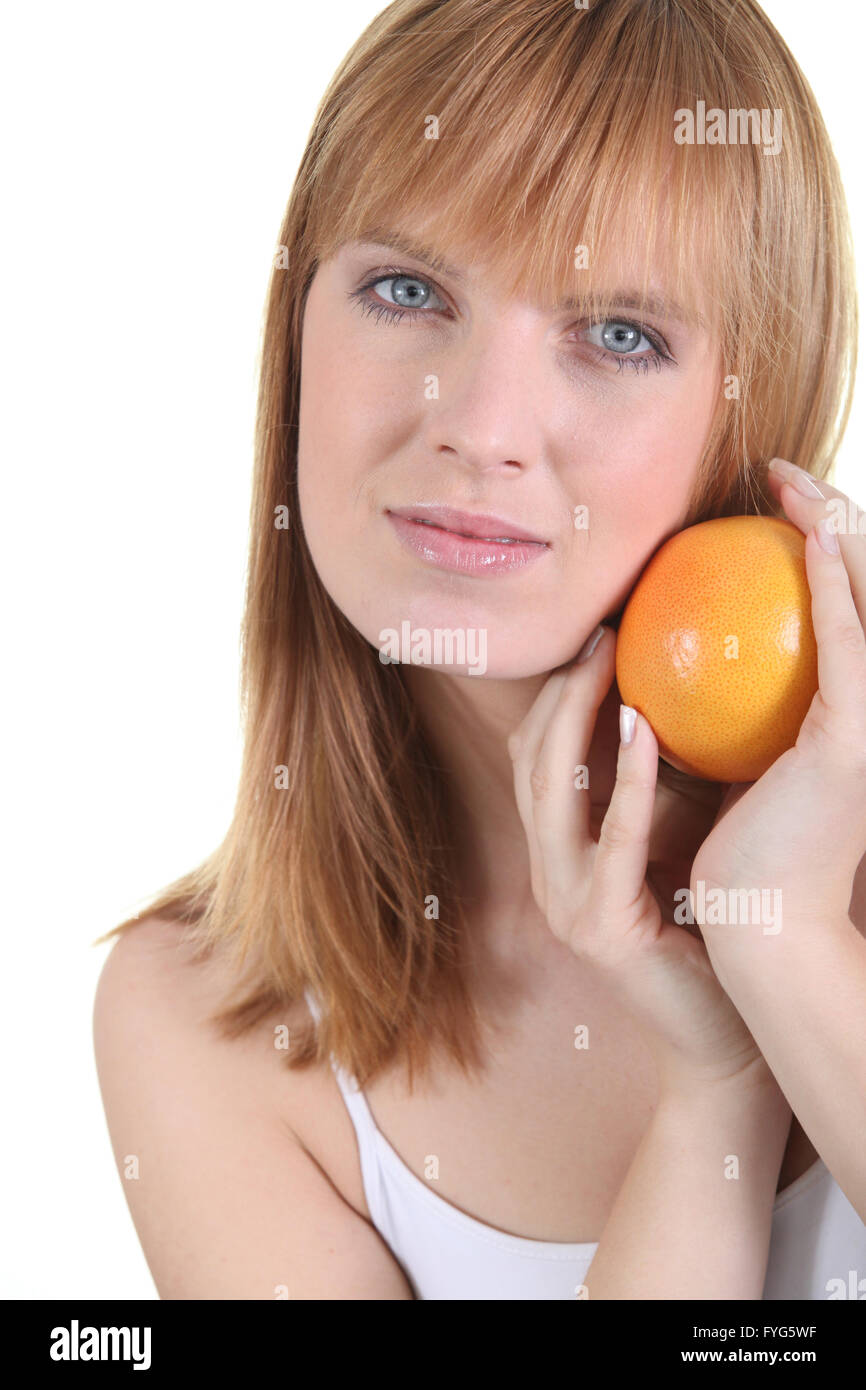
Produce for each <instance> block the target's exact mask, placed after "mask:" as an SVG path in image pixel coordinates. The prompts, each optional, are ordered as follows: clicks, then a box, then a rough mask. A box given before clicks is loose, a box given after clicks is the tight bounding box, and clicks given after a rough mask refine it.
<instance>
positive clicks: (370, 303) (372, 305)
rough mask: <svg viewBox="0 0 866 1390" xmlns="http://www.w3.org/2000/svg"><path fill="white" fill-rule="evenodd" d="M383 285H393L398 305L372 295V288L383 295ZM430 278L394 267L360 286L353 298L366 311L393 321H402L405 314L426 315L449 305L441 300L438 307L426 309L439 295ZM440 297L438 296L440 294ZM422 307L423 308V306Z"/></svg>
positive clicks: (420, 316) (352, 295)
mask: <svg viewBox="0 0 866 1390" xmlns="http://www.w3.org/2000/svg"><path fill="white" fill-rule="evenodd" d="M379 285H390V286H392V287H393V288H392V289H391V294H392V295H393V297H394V299H395V301H396V302H395V303H394V304H387V303H385V304H382V303H381V302H377V301H376V300H375V299H372V298H371V291H373V290H376V293H377V294H379V295H381V291H380V290H379V289H378V288H377V287H378V286H379ZM435 294H436V292H435V290H434V289H433V286H432V284H431V283H430V281H429V280H425V279H424V277H423V276H421V275H409V274H407V273H406V272H405V271H400V270H392V271H388V272H387V273H385V274H382V275H377V276H376V278H375V280H368V281H367V283H366V284H365V285H361V287H360V289H357V290H353V291H352V292H351V294H350V295H349V298H350V299H352V300H354V301H355V302H356V303H357V304H358V305H359V306H360V308H361V311H362V312H363V313H365V314H375V315H376V320H377V322H378V320H379V319H381V318H385V319H387V320H388V321H389V322H390V323H398V322H399V320H400V319H402V318H403V317H404V315H408V316H409V318H423V317H425V316H426V315H429V314H430V313H434V312H436V310H438V309H443V308H444V307H445V305H444V304H443V303H442V302H441V301H440V302H439V304H438V305H436V306H435V307H434V309H432V310H431V309H425V308H424V306H426V305H427V302H428V300H429V299H430V298H431V295H433V296H435ZM436 297H437V298H438V296H436ZM419 306H420V307H419Z"/></svg>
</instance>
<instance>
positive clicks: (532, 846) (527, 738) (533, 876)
mask: <svg viewBox="0 0 866 1390" xmlns="http://www.w3.org/2000/svg"><path fill="white" fill-rule="evenodd" d="M565 679H566V677H565V672H560V671H557V672H554V674H553V675H552V676H549V677H548V679H547V680H546V681H545V682H544V685H543V686H542V688H541V690H540V691H539V693H538V695H537V697H536V699H535V701H534V703H533V704H532V706H531V707H530V709H529V711H528V713H527V714H526V715H525V717H524V718H523V720H522V721H521V723H520V725H519V727H518V728H517V729H515V731H514V733H512V734H511V735H510V736H509V739H508V752H509V755H510V757H511V761H512V771H513V774H514V799H515V801H516V802H517V811H518V814H519V816H520V821H521V824H522V826H523V831H524V834H525V836H526V844H527V848H528V850H529V877H530V885H531V887H532V895H533V897H534V898H535V901H536V902H537V904H538V906H539V907H540V908H541V910H542V912H544V911H545V908H546V899H545V892H546V889H545V876H544V862H543V859H542V854H541V848H540V846H539V844H538V839H537V837H536V834H535V817H534V815H533V810H532V784H531V779H532V769H533V766H534V763H535V756H536V753H537V751H538V748H539V747H540V744H541V740H542V737H543V734H544V729H545V727H546V725H547V721H548V719H549V718H550V714H551V711H552V710H553V709H554V708H555V706H556V702H557V700H558V699H559V693H560V691H561V689H562V687H563V685H564V684H565Z"/></svg>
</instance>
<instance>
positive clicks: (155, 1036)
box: [93, 918, 411, 1299]
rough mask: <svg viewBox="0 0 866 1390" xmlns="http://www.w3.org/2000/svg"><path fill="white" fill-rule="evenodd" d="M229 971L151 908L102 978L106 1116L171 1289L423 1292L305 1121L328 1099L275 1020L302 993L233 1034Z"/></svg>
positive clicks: (98, 1038)
mask: <svg viewBox="0 0 866 1390" xmlns="http://www.w3.org/2000/svg"><path fill="white" fill-rule="evenodd" d="M232 983H233V981H232V978H231V972H230V970H229V969H228V968H227V966H226V965H224V964H223V963H221V962H220V960H219V957H218V956H217V955H216V953H214V955H212V956H209V957H207V958H206V959H205V960H201V959H197V958H196V957H195V953H194V952H193V951H192V949H191V947H190V945H189V944H188V942H187V941H185V939H184V933H183V929H182V928H181V927H180V926H178V925H176V924H173V923H171V922H168V921H163V920H159V919H156V918H152V919H148V920H143V921H142V922H140V923H138V924H137V925H136V926H135V927H133V928H130V929H129V931H128V932H127V933H126V934H125V935H123V936H121V937H120V938H119V940H118V941H117V942H116V943H115V945H114V946H113V948H112V949H111V951H110V952H109V955H108V956H107V958H106V960H105V962H104V964H103V968H102V973H101V975H100V978H99V983H98V986H97V990H96V998H95V1002H94V1010H93V1031H94V1049H95V1054H96V1062H97V1070H98V1075H99V1085H100V1090H101V1094H102V1101H103V1107H104V1111H105V1117H106V1120H107V1124H108V1130H109V1135H110V1139H111V1143H112V1148H113V1150H114V1157H115V1163H116V1165H117V1168H118V1172H119V1174H120V1177H121V1180H122V1183H123V1189H124V1195H125V1197H126V1201H127V1205H128V1207H129V1210H130V1214H131V1216H132V1219H133V1222H134V1225H135V1227H136V1231H137V1233H138V1236H139V1240H140V1242H141V1245H142V1248H143V1250H144V1253H145V1257H146V1259H147V1261H148V1265H149V1267H150V1270H151V1274H152V1276H153V1278H154V1282H155V1283H156V1286H157V1289H158V1292H159V1296H160V1297H161V1298H232V1299H235V1298H274V1297H277V1296H289V1297H293V1298H296V1297H300V1298H372V1297H387V1298H407V1297H411V1293H410V1292H409V1290H408V1287H407V1284H406V1281H405V1279H404V1277H403V1275H402V1273H401V1271H400V1270H399V1268H398V1266H397V1264H396V1262H395V1261H394V1260H393V1258H392V1257H391V1255H390V1253H389V1251H388V1250H387V1248H386V1247H385V1245H384V1243H383V1242H382V1240H381V1238H380V1237H379V1235H378V1233H377V1232H376V1231H375V1230H374V1229H373V1228H372V1226H371V1225H370V1224H369V1223H368V1222H367V1221H366V1220H362V1219H361V1215H360V1214H359V1213H358V1212H357V1211H356V1210H353V1208H352V1205H351V1204H350V1203H349V1202H347V1201H346V1200H345V1199H344V1198H343V1196H342V1194H341V1192H340V1190H339V1187H338V1186H337V1184H335V1182H334V1181H333V1179H332V1178H331V1175H330V1173H329V1172H328V1171H327V1169H325V1168H324V1167H323V1166H322V1165H321V1164H320V1163H319V1162H318V1161H317V1160H316V1159H315V1158H314V1156H313V1155H312V1154H310V1152H309V1150H308V1149H307V1147H306V1144H305V1143H304V1142H303V1141H301V1140H300V1138H299V1136H298V1133H297V1131H296V1128H295V1124H296V1116H298V1115H299V1114H301V1113H302V1112H303V1111H304V1110H306V1109H309V1110H310V1111H316V1110H317V1109H318V1106H317V1104H316V1093H315V1080H310V1079H308V1076H307V1073H306V1072H305V1071H304V1070H303V1069H302V1070H300V1071H290V1070H289V1069H288V1068H287V1067H286V1065H285V1055H286V1054H285V1051H284V1050H281V1049H278V1048H277V1047H276V1046H275V1037H276V1034H275V1031H274V1030H275V1027H276V1026H277V1025H288V1026H289V1027H290V1028H291V1027H292V1026H293V1025H294V1024H297V1025H298V1026H300V1025H301V1024H302V1023H306V1022H307V1021H308V1018H309V1014H308V1011H307V1007H306V1003H305V1001H304V1000H303V999H302V1000H301V1001H300V1002H299V1004H298V1005H297V1006H293V1007H292V1008H291V1009H286V1010H281V1011H280V1012H279V1015H278V1016H275V1017H271V1018H265V1019H262V1020H260V1021H259V1022H258V1023H257V1024H256V1025H254V1026H253V1027H252V1028H250V1029H249V1030H248V1031H247V1032H246V1033H244V1034H242V1035H241V1036H240V1037H237V1038H225V1037H224V1036H222V1035H221V1034H220V1032H219V1031H218V1029H217V1028H216V1027H215V1026H213V1025H212V1024H211V1022H210V1015H211V1014H212V1013H213V1011H214V1010H215V1009H217V1008H219V1007H220V1005H221V1004H224V1003H226V1002H230V999H231V986H232ZM313 1070H314V1071H315V1069H313ZM347 1123H348V1120H347ZM279 1290H288V1291H289V1292H288V1295H286V1294H282V1295H280V1294H279V1293H278V1291H279Z"/></svg>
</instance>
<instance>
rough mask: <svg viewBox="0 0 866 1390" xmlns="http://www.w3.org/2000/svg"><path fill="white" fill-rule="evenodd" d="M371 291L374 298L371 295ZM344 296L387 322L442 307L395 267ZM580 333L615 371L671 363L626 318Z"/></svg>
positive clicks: (428, 285)
mask: <svg viewBox="0 0 866 1390" xmlns="http://www.w3.org/2000/svg"><path fill="white" fill-rule="evenodd" d="M381 285H385V286H390V291H389V293H390V294H391V296H392V301H393V302H390V303H389V302H387V301H386V302H385V303H383V302H382V300H383V298H385V296H384V295H383V294H382V291H381V290H380V289H379V286H381ZM374 291H375V293H376V296H377V298H373V292H374ZM348 298H349V299H350V300H352V301H353V302H354V303H356V304H357V305H358V307H359V308H360V310H361V312H362V313H364V314H374V315H375V317H376V322H377V323H379V322H380V321H381V320H382V319H384V320H385V321H386V322H388V323H399V322H400V320H401V319H403V318H409V319H422V318H430V317H432V316H435V315H436V314H438V313H440V312H441V311H442V310H443V309H444V308H446V305H445V304H444V302H443V301H442V300H441V298H440V296H439V295H438V294H437V293H436V289H435V287H434V285H433V284H432V282H431V281H430V280H427V279H426V278H425V277H424V276H423V275H416V274H414V273H413V272H409V271H404V270H401V269H400V268H399V266H389V267H387V268H385V269H383V270H380V271H378V272H377V273H376V275H375V276H374V277H373V278H372V279H370V280H368V281H367V282H366V284H363V285H361V286H359V288H358V289H356V290H350V292H349V294H348ZM431 299H436V300H438V303H436V304H433V305H432V306H431V303H430V301H431ZM599 330H600V331H601V340H600V341H598V340H597V339H596V338H593V337H590V336H589V335H590V334H598V332H599ZM584 334H585V336H584V339H583V341H584V342H586V343H588V344H589V345H590V346H592V347H595V348H596V349H597V351H596V353H595V356H596V357H597V359H598V360H599V361H601V362H615V363H616V368H617V371H622V369H623V367H624V366H628V367H630V368H631V369H632V370H633V371H636V372H640V371H642V372H646V371H648V369H649V365H650V363H652V364H653V366H654V367H655V368H656V370H659V369H660V368H661V367H662V366H666V365H669V364H674V363H675V359H674V358H673V357H672V356H671V354H670V353H669V352H668V351H667V349H666V348H665V345H664V343H663V342H662V341H661V339H660V338H658V337H657V336H656V335H655V334H653V333H650V332H649V330H647V329H645V328H643V327H641V326H640V325H639V324H636V323H632V322H631V321H630V320H629V319H617V318H608V319H600V320H598V321H597V322H596V323H593V324H590V325H589V327H588V328H586V329H585V330H584Z"/></svg>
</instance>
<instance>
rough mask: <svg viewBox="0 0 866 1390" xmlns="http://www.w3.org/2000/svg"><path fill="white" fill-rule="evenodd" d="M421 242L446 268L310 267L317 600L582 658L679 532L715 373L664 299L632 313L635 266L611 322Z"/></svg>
mask: <svg viewBox="0 0 866 1390" xmlns="http://www.w3.org/2000/svg"><path fill="white" fill-rule="evenodd" d="M395 230H396V229H395ZM399 231H400V233H403V234H405V232H406V228H405V227H401V228H400V229H399ZM377 234H378V235H382V234H383V233H382V232H381V231H380V232H379V233H377ZM403 240H404V241H405V236H404V237H403ZM435 250H436V251H437V252H438V253H439V255H440V256H442V257H444V258H445V259H446V260H447V262H448V268H447V269H443V268H442V267H441V266H440V265H437V266H436V268H435V269H433V268H431V266H430V264H429V262H428V261H426V260H424V259H421V258H420V257H419V255H410V254H407V253H406V252H405V251H403V250H400V251H395V250H394V248H393V247H389V246H387V245H385V244H382V243H372V242H369V243H368V242H352V243H347V244H345V245H344V246H343V247H342V248H341V249H340V250H339V252H338V253H337V254H336V255H335V256H334V257H333V258H331V259H330V260H328V261H325V262H322V263H321V264H320V265H319V267H318V269H317V271H316V274H315V276H314V279H313V281H312V283H311V286H310V289H309V291H308V297H307V302H306V306H305V313H304V321H303V339H302V358H301V399H300V441H299V456H298V468H299V475H298V485H299V491H300V504H301V519H302V523H303V527H304V532H305V535H306V539H307V543H308V545H309V548H310V552H311V555H312V558H313V561H314V563H315V566H316V569H317V571H318V573H319V576H320V578H321V580H322V583H323V584H324V586H325V588H326V589H327V591H328V592H329V594H330V595H331V598H332V599H333V600H334V602H335V603H336V605H337V607H338V608H340V609H341V610H342V612H343V613H344V614H345V616H346V617H347V618H348V619H349V621H350V622H351V623H352V624H353V625H354V626H355V627H356V628H357V629H358V631H359V632H361V633H362V634H363V636H364V637H365V638H366V639H367V640H368V641H369V642H370V643H372V644H373V646H374V647H376V648H377V649H379V651H380V652H385V653H386V654H389V655H392V656H394V657H395V659H399V660H404V661H408V660H410V659H414V660H415V661H416V662H418V663H419V664H431V665H438V666H440V667H441V668H442V669H447V670H450V671H452V672H453V673H455V674H461V675H469V674H475V675H479V676H483V675H486V676H488V677H502V678H516V677H523V676H531V675H538V674H540V673H543V672H546V671H550V670H552V669H554V668H555V667H557V666H560V665H562V664H563V663H565V662H567V661H570V660H571V659H572V658H573V657H574V656H575V655H576V653H577V651H578V650H579V648H580V646H581V645H582V643H583V641H584V639H585V638H586V637H587V635H588V634H589V632H590V631H591V630H592V629H593V628H594V626H595V625H596V623H598V622H600V621H602V620H603V619H604V618H606V617H608V616H609V615H612V614H615V613H616V612H617V611H618V610H619V609H620V608H621V607H622V604H623V603H624V601H625V599H626V598H627V597H628V594H629V592H630V591H631V589H632V587H633V585H634V583H635V581H636V579H637V577H638V575H639V574H640V571H641V570H642V569H643V567H644V565H645V563H646V561H647V559H648V558H649V556H650V555H651V554H652V553H653V551H654V550H655V549H656V548H657V546H658V545H659V543H660V542H661V541H662V540H663V539H664V538H665V537H666V536H668V535H670V534H673V533H674V532H675V531H677V530H679V529H680V528H681V526H682V524H683V521H684V520H685V518H686V516H687V514H688V508H689V503H690V499H691V496H692V492H693V489H694V486H695V483H696V479H697V471H698V465H699V461H700V458H701V454H702V450H703V447H704V444H705V441H706V438H707V434H708V430H709V427H710V423H711V417H712V411H713V407H714V403H715V400H716V394H717V391H718V389H719V386H720V382H721V372H722V367H721V363H720V361H719V357H718V353H717V351H716V349H715V347H714V345H713V343H712V342H711V341H710V339H709V336H708V335H707V333H706V332H705V331H704V330H703V329H702V328H699V327H698V326H696V325H694V324H689V323H687V322H684V321H682V320H681V319H680V318H678V317H677V316H676V314H675V311H674V308H672V307H671V306H669V305H668V306H667V307H663V306H660V307H659V312H658V313H654V314H652V315H646V316H645V317H644V319H643V323H642V324H641V323H639V322H638V321H637V311H636V310H634V309H633V308H631V309H630V308H629V303H628V301H629V300H630V298H631V294H630V291H632V290H633V286H634V280H635V279H636V277H634V278H633V277H632V276H631V275H629V273H628V272H629V268H628V267H627V266H626V267H624V268H623V273H622V278H621V280H620V282H619V283H618V284H617V285H613V286H609V287H606V288H609V289H610V290H611V291H612V297H611V303H612V306H613V308H612V314H613V316H612V317H609V318H607V319H605V320H604V321H603V322H601V323H596V324H595V325H593V324H591V323H589V322H588V321H587V320H586V319H581V318H580V317H578V314H577V312H576V311H575V310H574V309H573V308H572V309H569V308H567V307H563V308H553V307H551V306H542V305H537V304H533V303H530V302H529V301H528V300H526V299H523V298H508V297H506V296H504V294H503V293H502V292H501V290H500V289H499V288H498V286H497V284H496V283H495V282H494V280H493V278H492V277H490V276H489V275H488V274H487V273H485V268H484V266H483V265H479V264H478V262H477V261H474V262H473V261H471V260H470V259H469V258H468V257H464V258H463V259H462V260H457V261H455V260H454V258H453V257H452V255H450V254H449V249H448V248H443V247H438V248H435ZM396 270H399V272H400V273H399V275H398V274H395V271H396ZM576 273H577V272H576ZM365 286H366V287H367V288H364V287H365ZM653 288H654V290H655V292H656V293H657V294H659V295H663V294H664V285H662V284H659V285H657V286H654V287H653ZM365 309H366V312H365ZM401 314H402V317H399V318H397V319H395V318H394V317H393V316H394V315H401ZM443 508H450V509H452V510H453V511H457V512H460V513H463V514H469V515H468V516H466V515H464V516H462V517H458V518H455V517H454V516H452V515H444V516H443V515H442V513H441V511H439V513H438V515H437V514H436V513H437V509H443ZM431 513H433V515H432V517H431ZM398 514H399V516H398ZM425 517H426V518H427V521H426V523H425V521H424V520H423V519H424V518H425ZM413 518H415V519H414V520H413ZM485 518H487V519H488V520H485ZM489 518H494V519H493V520H489ZM431 519H432V520H433V521H434V522H436V521H438V522H439V523H441V525H431V524H430V521H431ZM458 532H463V533H470V534H473V535H475V536H476V539H474V540H473V539H467V538H465V537H464V536H461V535H458V534H456V533H458ZM479 532H481V533H483V534H484V535H486V537H487V538H488V539H487V540H484V539H479V538H478V533H479ZM524 537H531V538H534V539H531V540H529V541H526V540H524V541H523V543H522V544H521V543H519V542H520V541H521V540H522V539H523V538H524ZM491 538H493V540H491ZM496 540H498V541H499V543H498V544H496V543H493V542H494V541H496ZM508 541H511V544H508V543H507V542H508ZM437 632H438V633H439V638H438V640H437ZM425 643H426V644H429V645H426V646H425ZM413 651H414V654H415V655H414V657H412V655H411V653H412V652H413Z"/></svg>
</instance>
